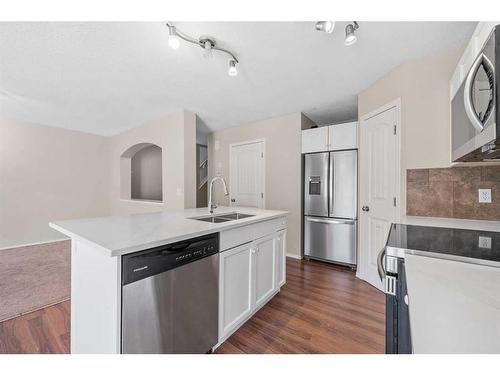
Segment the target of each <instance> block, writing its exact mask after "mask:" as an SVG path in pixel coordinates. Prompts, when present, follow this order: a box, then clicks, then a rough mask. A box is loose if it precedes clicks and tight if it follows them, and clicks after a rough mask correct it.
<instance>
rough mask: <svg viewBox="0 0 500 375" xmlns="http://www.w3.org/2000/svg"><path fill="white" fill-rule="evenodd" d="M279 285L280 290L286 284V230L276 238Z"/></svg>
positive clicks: (280, 232)
mask: <svg viewBox="0 0 500 375" xmlns="http://www.w3.org/2000/svg"><path fill="white" fill-rule="evenodd" d="M276 257H277V259H278V260H277V267H276V269H277V273H276V276H277V279H278V281H277V283H278V288H280V287H282V286H283V285H284V284H285V282H286V229H283V230H280V231H279V232H278V235H277V237H276Z"/></svg>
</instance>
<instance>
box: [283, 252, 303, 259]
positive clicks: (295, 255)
mask: <svg viewBox="0 0 500 375" xmlns="http://www.w3.org/2000/svg"><path fill="white" fill-rule="evenodd" d="M286 257H287V258H293V259H298V260H302V257H301V256H300V255H297V254H292V253H286Z"/></svg>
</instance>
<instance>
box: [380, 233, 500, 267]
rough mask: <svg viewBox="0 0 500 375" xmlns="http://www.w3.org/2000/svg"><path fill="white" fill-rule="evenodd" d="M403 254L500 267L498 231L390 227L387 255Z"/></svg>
mask: <svg viewBox="0 0 500 375" xmlns="http://www.w3.org/2000/svg"><path fill="white" fill-rule="evenodd" d="M405 254H413V255H423V256H428V257H435V258H442V259H450V260H458V261H462V262H467V263H475V264H483V265H489V266H494V267H500V231H499V232H494V231H483V230H471V229H458V228H444V227H431V226H421V225H406V224H392V225H391V229H390V231H389V236H388V239H387V244H386V255H388V256H395V257H401V258H404V256H405Z"/></svg>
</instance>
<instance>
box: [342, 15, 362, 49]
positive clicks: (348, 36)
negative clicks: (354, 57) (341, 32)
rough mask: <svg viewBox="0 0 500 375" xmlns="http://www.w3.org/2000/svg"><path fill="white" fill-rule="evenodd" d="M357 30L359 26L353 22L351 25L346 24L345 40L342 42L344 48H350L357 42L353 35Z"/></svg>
mask: <svg viewBox="0 0 500 375" xmlns="http://www.w3.org/2000/svg"><path fill="white" fill-rule="evenodd" d="M357 29H359V25H358V23H357V22H356V21H353V22H352V23H350V24H348V25H347V26H346V27H345V40H344V44H345V45H346V46H352V45H353V44H354V43H356V41H357V40H358V38H357V37H356V35H355V34H354V33H355V31H356V30H357Z"/></svg>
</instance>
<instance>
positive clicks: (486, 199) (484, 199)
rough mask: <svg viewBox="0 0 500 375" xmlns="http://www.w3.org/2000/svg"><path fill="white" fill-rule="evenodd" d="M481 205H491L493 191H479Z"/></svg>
mask: <svg viewBox="0 0 500 375" xmlns="http://www.w3.org/2000/svg"><path fill="white" fill-rule="evenodd" d="M479 203H491V189H479Z"/></svg>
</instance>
